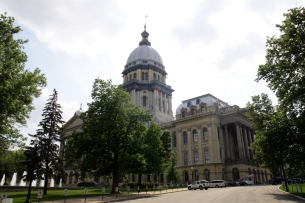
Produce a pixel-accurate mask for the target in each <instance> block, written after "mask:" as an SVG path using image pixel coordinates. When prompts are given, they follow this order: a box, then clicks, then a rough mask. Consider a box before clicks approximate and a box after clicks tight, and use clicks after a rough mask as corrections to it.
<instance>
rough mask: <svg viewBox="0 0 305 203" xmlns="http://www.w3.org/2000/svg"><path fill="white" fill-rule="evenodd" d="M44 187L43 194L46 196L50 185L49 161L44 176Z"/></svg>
mask: <svg viewBox="0 0 305 203" xmlns="http://www.w3.org/2000/svg"><path fill="white" fill-rule="evenodd" d="M44 178H45V179H44V187H43V194H44V195H46V194H47V191H48V183H49V161H46V172H45V174H44Z"/></svg>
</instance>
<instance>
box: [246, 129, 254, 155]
mask: <svg viewBox="0 0 305 203" xmlns="http://www.w3.org/2000/svg"><path fill="white" fill-rule="evenodd" d="M247 135H248V142H249V146H250V145H251V144H252V140H251V135H250V129H249V128H247ZM249 152H250V159H251V160H254V158H253V151H252V150H251V149H249Z"/></svg>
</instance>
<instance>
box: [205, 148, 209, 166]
mask: <svg viewBox="0 0 305 203" xmlns="http://www.w3.org/2000/svg"><path fill="white" fill-rule="evenodd" d="M204 162H205V163H206V164H208V163H210V155H209V150H208V149H205V150H204Z"/></svg>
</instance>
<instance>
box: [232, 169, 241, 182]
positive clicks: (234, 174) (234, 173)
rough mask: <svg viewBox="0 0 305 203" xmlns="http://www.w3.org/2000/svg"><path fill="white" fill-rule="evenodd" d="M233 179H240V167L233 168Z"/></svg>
mask: <svg viewBox="0 0 305 203" xmlns="http://www.w3.org/2000/svg"><path fill="white" fill-rule="evenodd" d="M232 179H233V180H239V179H240V176H239V170H238V168H233V169H232Z"/></svg>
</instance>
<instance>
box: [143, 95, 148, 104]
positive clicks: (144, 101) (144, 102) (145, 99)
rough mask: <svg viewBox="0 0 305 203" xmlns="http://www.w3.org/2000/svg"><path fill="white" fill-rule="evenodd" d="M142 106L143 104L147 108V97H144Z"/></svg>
mask: <svg viewBox="0 0 305 203" xmlns="http://www.w3.org/2000/svg"><path fill="white" fill-rule="evenodd" d="M142 104H143V106H147V97H146V96H143V98H142Z"/></svg>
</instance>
